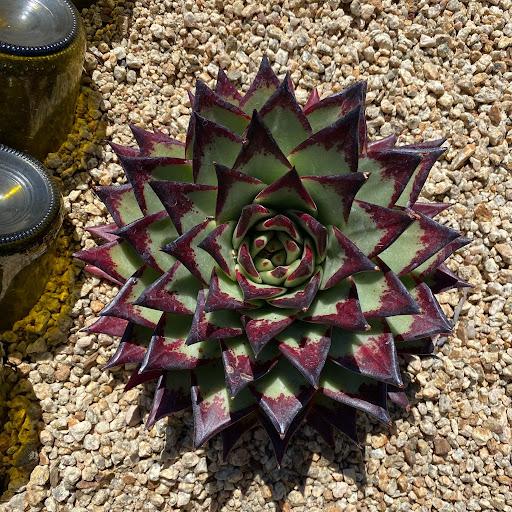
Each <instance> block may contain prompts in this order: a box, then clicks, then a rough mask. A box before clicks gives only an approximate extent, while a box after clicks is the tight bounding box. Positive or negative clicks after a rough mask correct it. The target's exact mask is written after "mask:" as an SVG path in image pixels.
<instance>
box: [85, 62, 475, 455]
mask: <svg viewBox="0 0 512 512" xmlns="http://www.w3.org/2000/svg"><path fill="white" fill-rule="evenodd" d="M365 92H366V84H365V83H364V82H357V83H355V84H353V85H352V86H350V87H349V88H348V89H346V90H344V91H343V92H341V93H338V94H334V95H332V96H329V97H326V98H324V99H320V98H319V95H318V93H317V91H316V90H313V92H312V93H311V95H310V96H309V99H308V100H307V103H306V105H305V106H304V108H302V107H301V106H299V104H298V103H297V100H296V98H295V94H294V89H293V84H292V82H291V79H290V77H289V75H286V76H285V78H284V79H283V81H282V82H279V80H278V78H277V77H276V75H275V74H274V73H273V71H272V69H271V67H270V65H269V62H268V60H267V59H266V58H264V59H263V60H262V62H261V65H260V68H259V70H258V72H257V75H256V77H255V79H254V81H253V82H252V84H251V85H250V87H249V89H248V90H247V92H246V94H245V95H243V96H242V95H241V94H240V93H239V92H238V91H237V90H236V88H235V87H234V86H233V84H232V83H231V82H230V81H229V80H228V78H227V76H226V74H225V73H224V72H223V71H222V70H221V71H219V75H218V80H217V84H216V87H215V90H212V89H210V88H209V87H208V86H207V85H206V84H205V83H203V82H201V81H198V83H197V86H196V90H195V94H194V95H192V94H190V99H191V103H192V107H193V108H192V115H191V118H190V124H189V127H188V131H187V134H186V142H185V143H182V142H179V141H178V140H174V139H172V138H169V137H168V136H167V135H164V134H163V133H158V132H156V133H150V132H146V131H144V130H142V129H141V128H138V127H132V131H133V134H134V137H135V139H136V141H137V143H138V145H139V149H133V148H129V147H122V146H119V145H116V144H112V147H113V150H114V151H115V153H116V154H117V156H118V157H119V160H120V162H121V164H122V166H123V168H124V171H125V173H126V177H127V178H128V182H129V183H128V184H125V185H115V186H107V187H99V188H97V189H96V193H97V195H98V196H99V197H100V199H101V200H102V201H103V202H104V203H105V205H106V207H107V209H108V211H109V212H110V214H111V216H112V218H113V220H114V222H115V224H109V225H105V226H100V227H95V228H90V229H89V231H90V232H91V233H92V234H93V235H94V236H95V237H96V238H97V239H98V240H101V241H102V243H101V245H99V246H97V247H93V248H91V249H87V250H84V251H81V252H80V253H78V254H77V257H78V258H80V259H82V260H83V261H85V262H86V263H87V268H88V270H89V271H90V272H92V273H93V274H95V275H97V276H100V277H104V278H106V279H108V280H110V281H111V282H113V283H115V284H116V285H118V286H120V287H121V289H120V291H119V293H118V294H117V296H116V298H115V299H114V300H113V301H112V303H111V304H110V305H108V306H107V307H106V308H105V309H104V310H103V311H102V313H101V317H100V318H99V320H97V321H96V322H95V323H94V324H92V325H91V326H90V327H89V328H88V329H89V331H90V332H93V333H107V334H110V335H114V336H121V343H120V345H119V348H118V349H117V351H116V353H115V354H114V356H113V357H112V359H111V360H110V362H109V363H108V365H107V366H108V367H114V366H118V365H123V364H127V363H135V364H136V365H137V369H136V370H135V371H134V373H133V374H132V376H131V378H130V379H129V382H128V384H127V387H128V388H131V387H133V386H135V385H137V384H139V383H142V382H145V381H148V380H151V379H158V383H157V386H156V392H155V396H154V401H153V406H152V409H151V411H150V413H149V417H148V420H147V422H148V424H149V425H152V424H154V422H156V421H157V420H158V419H160V418H162V417H164V416H167V415H170V414H172V413H174V412H176V411H179V410H182V409H184V408H187V407H188V406H192V411H193V417H194V441H195V444H196V445H201V444H202V443H204V442H205V441H207V440H208V439H210V438H211V437H212V436H213V435H215V434H217V433H219V432H222V438H223V442H224V452H225V453H227V452H229V450H230V449H231V447H232V446H233V445H234V443H235V442H236V441H237V440H238V438H239V437H240V436H241V435H242V434H243V432H244V431H245V430H247V429H248V428H251V427H252V426H253V425H255V424H257V423H258V421H259V422H260V423H261V424H262V425H263V427H264V428H265V429H266V431H267V433H268V435H269V437H270V440H271V442H272V445H273V447H274V450H275V453H276V456H277V458H278V460H280V459H281V458H282V456H283V454H284V451H285V448H286V445H287V443H288V441H289V439H290V437H291V436H292V435H293V433H294V432H295V431H296V430H297V428H298V427H299V425H300V424H301V422H302V421H303V420H304V421H306V422H307V423H309V424H310V425H311V426H312V427H314V428H315V429H316V430H318V432H319V433H320V435H321V436H322V437H323V438H324V439H326V441H328V442H330V443H332V442H333V432H334V430H333V427H334V428H335V429H337V430H340V431H341V432H343V433H344V434H346V435H347V436H348V437H349V438H351V439H353V440H356V428H355V419H356V410H361V411H364V412H366V413H369V414H370V415H372V416H374V417H375V418H377V420H379V421H381V422H384V423H389V422H390V416H389V413H388V407H387V403H388V399H389V400H391V401H392V402H395V403H397V404H400V405H406V404H407V398H406V395H405V393H404V391H403V389H402V388H403V382H402V379H401V376H400V369H399V365H398V356H399V355H400V354H407V353H409V354H426V353H430V352H432V350H433V347H434V343H433V337H435V336H436V335H438V334H439V333H447V332H449V331H450V330H451V328H452V326H451V324H450V322H449V321H448V319H447V318H446V316H445V315H444V314H443V311H442V310H441V307H440V306H439V304H438V302H437V301H436V299H435V297H434V293H437V292H439V291H442V290H446V289H449V288H454V287H460V286H464V285H465V283H463V282H462V281H460V280H459V279H458V277H457V276H456V275H454V274H453V273H452V272H451V271H450V270H449V269H448V268H447V267H446V266H445V265H443V262H444V261H445V260H446V259H447V258H448V257H449V256H450V255H451V254H452V253H453V252H454V251H455V250H457V249H458V248H460V247H462V246H463V245H464V244H466V243H467V241H466V240H465V239H464V238H462V237H461V236H460V235H459V233H457V232H456V231H454V230H452V229H450V228H448V227H446V226H443V225H441V224H439V223H438V222H436V221H434V220H433V217H434V216H435V215H436V214H438V213H439V212H441V211H442V210H444V209H445V208H446V207H447V206H448V205H447V204H437V203H422V202H418V201H417V199H418V196H419V194H420V190H421V188H422V186H423V184H424V182H425V180H426V178H427V175H428V173H429V171H430V169H431V167H432V166H433V164H434V163H435V161H436V160H437V159H438V158H439V156H440V155H441V154H442V153H443V151H444V149H443V148H442V147H441V144H442V143H443V140H434V141H429V142H423V143H420V144H413V145H406V146H398V147H397V146H395V143H396V140H397V138H396V137H395V136H390V137H387V138H384V139H380V140H376V141H373V142H371V141H369V140H368V138H367V130H366V124H365V116H364V108H365ZM256 420H258V421H256Z"/></svg>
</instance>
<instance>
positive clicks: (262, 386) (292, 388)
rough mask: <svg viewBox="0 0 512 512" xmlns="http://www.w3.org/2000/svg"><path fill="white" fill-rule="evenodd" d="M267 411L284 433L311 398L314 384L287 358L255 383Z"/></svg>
mask: <svg viewBox="0 0 512 512" xmlns="http://www.w3.org/2000/svg"><path fill="white" fill-rule="evenodd" d="M252 389H253V390H254V394H255V396H256V397H257V398H258V401H259V405H260V407H261V409H263V412H264V413H265V414H266V415H267V417H268V418H269V419H270V421H271V422H272V424H273V425H274V428H275V429H276V430H277V432H278V434H279V435H280V436H285V435H286V432H287V431H288V429H289V427H290V425H291V423H292V421H293V419H294V418H295V416H297V414H298V413H299V412H300V411H301V410H302V409H303V407H304V406H305V405H306V404H307V403H308V402H309V400H310V398H311V396H312V394H313V388H312V387H311V386H310V385H309V384H308V383H307V382H306V380H305V379H304V377H302V375H301V374H300V373H299V372H298V371H297V370H296V369H295V368H294V367H293V366H292V365H291V364H290V363H289V362H288V361H286V360H283V359H281V360H280V361H279V363H278V364H277V366H276V367H275V368H273V370H272V371H270V372H269V373H268V374H267V375H265V376H264V377H263V378H261V379H260V380H258V381H257V382H256V383H255V384H254V385H253V386H252Z"/></svg>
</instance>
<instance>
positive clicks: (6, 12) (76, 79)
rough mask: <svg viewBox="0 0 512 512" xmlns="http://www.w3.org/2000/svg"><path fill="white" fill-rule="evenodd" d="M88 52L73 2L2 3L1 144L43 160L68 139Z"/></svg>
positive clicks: (18, 0) (15, 0) (24, 0)
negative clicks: (86, 51) (85, 57)
mask: <svg viewBox="0 0 512 512" xmlns="http://www.w3.org/2000/svg"><path fill="white" fill-rule="evenodd" d="M84 54H85V32H84V28H83V25H82V23H81V21H80V15H79V14H78V11H77V10H76V8H75V6H74V5H73V4H72V3H71V2H70V1H69V0H1V1H0V112H1V113H2V115H1V116H0V143H2V144H6V145H8V146H11V147H14V148H16V149H19V150H21V151H25V152H27V153H29V154H31V155H33V156H34V157H36V158H38V159H40V160H43V159H44V158H45V157H46V155H47V154H48V153H49V152H52V151H56V150H57V149H58V148H59V146H60V144H61V143H62V142H63V141H64V139H65V138H66V135H67V133H68V132H69V130H70V128H71V125H72V123H73V116H74V112H75V103H76V99H77V95H78V91H79V87H80V77H81V74H82V66H83V59H84Z"/></svg>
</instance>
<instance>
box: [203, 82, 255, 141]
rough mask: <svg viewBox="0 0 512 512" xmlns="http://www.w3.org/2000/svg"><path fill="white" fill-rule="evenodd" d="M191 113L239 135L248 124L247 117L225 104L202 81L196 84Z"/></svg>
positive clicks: (229, 104)
mask: <svg viewBox="0 0 512 512" xmlns="http://www.w3.org/2000/svg"><path fill="white" fill-rule="evenodd" d="M193 111H194V112H196V113H197V114H200V115H201V116H202V117H204V118H205V119H209V120H210V121H213V122H215V123H217V124H219V125H222V126H225V127H226V128H228V129H229V130H231V131H232V132H233V133H236V134H237V135H241V134H242V133H243V131H244V130H245V128H246V127H247V125H248V124H249V116H248V115H247V114H245V113H244V112H243V111H242V110H240V109H239V108H238V107H236V106H235V105H232V104H231V103H228V102H226V101H225V100H223V99H222V98H221V97H220V96H219V95H217V94H216V93H214V92H213V91H212V90H211V89H210V88H209V87H208V86H207V85H206V84H205V83H204V82H203V81H202V80H197V82H196V93H195V100H194V107H193Z"/></svg>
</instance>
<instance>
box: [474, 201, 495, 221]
mask: <svg viewBox="0 0 512 512" xmlns="http://www.w3.org/2000/svg"><path fill="white" fill-rule="evenodd" d="M475 217H476V218H477V219H479V220H483V221H485V222H489V221H490V220H492V211H491V210H490V208H489V207H488V206H487V205H485V204H484V203H479V204H477V205H476V206H475Z"/></svg>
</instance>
